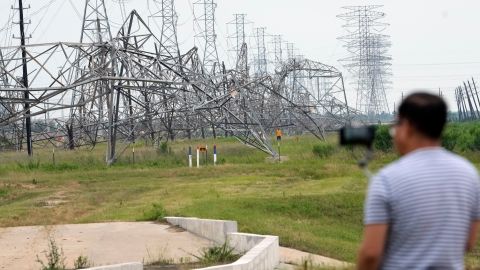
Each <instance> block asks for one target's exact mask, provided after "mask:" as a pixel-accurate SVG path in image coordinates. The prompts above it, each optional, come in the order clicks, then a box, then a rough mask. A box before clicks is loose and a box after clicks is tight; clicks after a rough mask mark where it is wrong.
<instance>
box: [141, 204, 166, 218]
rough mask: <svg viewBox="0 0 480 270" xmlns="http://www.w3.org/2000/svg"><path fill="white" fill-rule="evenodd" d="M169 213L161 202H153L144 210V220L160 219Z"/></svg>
mask: <svg viewBox="0 0 480 270" xmlns="http://www.w3.org/2000/svg"><path fill="white" fill-rule="evenodd" d="M166 215H167V210H165V208H164V207H163V205H162V204H160V203H153V204H152V207H151V208H150V209H148V210H147V211H145V212H143V220H147V221H158V220H162V219H163V218H164V217H165V216H166Z"/></svg>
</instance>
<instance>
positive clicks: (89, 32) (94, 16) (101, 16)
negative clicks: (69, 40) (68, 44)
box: [80, 0, 112, 43]
mask: <svg viewBox="0 0 480 270" xmlns="http://www.w3.org/2000/svg"><path fill="white" fill-rule="evenodd" d="M111 39H112V33H111V31H110V23H109V20H108V16H107V9H106V8H105V2H104V0H87V1H85V9H84V14H83V24H82V34H81V36H80V42H81V43H82V42H92V43H102V42H107V41H110V40H111Z"/></svg>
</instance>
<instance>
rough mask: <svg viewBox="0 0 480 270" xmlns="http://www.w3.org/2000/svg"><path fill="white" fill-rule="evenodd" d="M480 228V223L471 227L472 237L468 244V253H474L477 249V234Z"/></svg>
mask: <svg viewBox="0 0 480 270" xmlns="http://www.w3.org/2000/svg"><path fill="white" fill-rule="evenodd" d="M479 227H480V221H475V222H473V223H472V226H471V227H470V235H469V237H468V243H467V247H466V249H467V252H470V251H472V250H473V249H474V248H475V244H476V242H477V233H478V228H479Z"/></svg>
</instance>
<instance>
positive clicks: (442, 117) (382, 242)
mask: <svg viewBox="0 0 480 270" xmlns="http://www.w3.org/2000/svg"><path fill="white" fill-rule="evenodd" d="M446 119H447V106H446V104H445V102H444V101H443V100H442V99H441V98H440V97H438V96H434V95H430V94H426V93H416V94H412V95H410V96H409V97H407V98H406V99H405V100H404V101H403V103H402V104H401V105H400V108H399V112H398V119H397V123H396V125H395V126H394V127H392V132H391V133H392V137H393V139H394V143H395V147H396V149H397V151H398V153H399V154H400V155H401V156H402V157H401V158H400V159H399V160H398V161H396V162H394V163H392V164H390V165H389V166H387V167H386V168H384V169H382V170H381V171H380V172H379V173H378V174H377V175H376V176H375V177H374V178H373V179H372V180H371V182H370V186H369V188H368V194H367V199H366V203H365V219H364V223H365V230H364V240H363V243H362V246H361V248H360V253H359V259H358V268H359V269H464V254H465V252H466V251H469V250H470V249H472V248H473V247H474V245H475V240H476V239H475V238H476V232H477V227H478V225H479V221H480V181H479V177H478V173H477V171H476V169H475V168H474V167H473V166H472V165H471V164H470V163H469V162H468V161H466V160H465V159H463V158H461V157H459V156H457V155H455V154H453V153H450V152H448V151H446V150H445V149H443V148H441V139H440V138H441V134H442V131H443V128H444V126H445V123H446Z"/></svg>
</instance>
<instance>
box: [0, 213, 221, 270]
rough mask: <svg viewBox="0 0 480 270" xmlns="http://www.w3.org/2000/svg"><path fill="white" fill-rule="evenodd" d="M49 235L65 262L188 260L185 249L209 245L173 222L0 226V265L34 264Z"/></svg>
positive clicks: (22, 268)
mask: <svg viewBox="0 0 480 270" xmlns="http://www.w3.org/2000/svg"><path fill="white" fill-rule="evenodd" d="M49 236H53V238H54V239H55V240H56V242H57V244H58V246H59V247H62V248H63V251H64V254H65V257H66V258H67V260H66V264H67V266H68V267H73V261H74V260H75V259H76V258H77V257H78V256H80V255H82V256H87V257H88V258H89V259H90V260H91V261H92V262H93V263H94V264H95V266H101V265H110V264H119V263H126V262H146V263H147V262H152V261H158V260H175V262H179V261H181V260H183V261H185V260H188V259H191V260H193V258H192V256H191V254H195V255H197V254H198V253H199V251H200V250H201V249H203V248H205V247H208V246H211V245H213V242H211V241H209V240H206V239H204V238H201V237H199V236H196V235H194V234H192V233H189V232H187V231H184V230H182V229H179V228H177V227H172V226H170V225H163V224H156V223H152V222H135V223H131V222H116V223H98V224H76V225H58V226H30V227H11V228H0V269H16V270H30V269H39V268H40V264H39V263H38V262H36V260H37V255H38V256H39V257H40V258H41V259H42V260H43V261H46V260H45V253H46V250H47V246H48V238H49Z"/></svg>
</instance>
